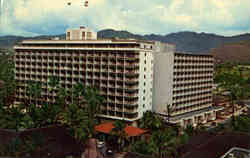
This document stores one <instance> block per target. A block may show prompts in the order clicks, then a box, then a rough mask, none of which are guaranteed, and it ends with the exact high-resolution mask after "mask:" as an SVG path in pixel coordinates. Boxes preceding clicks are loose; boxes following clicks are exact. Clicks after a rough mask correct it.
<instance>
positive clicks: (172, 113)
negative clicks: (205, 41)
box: [153, 47, 220, 126]
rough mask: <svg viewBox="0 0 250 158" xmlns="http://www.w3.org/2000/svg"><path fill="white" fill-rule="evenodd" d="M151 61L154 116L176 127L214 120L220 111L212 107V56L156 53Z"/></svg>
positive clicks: (170, 52) (169, 52)
mask: <svg viewBox="0 0 250 158" xmlns="http://www.w3.org/2000/svg"><path fill="white" fill-rule="evenodd" d="M162 48H163V49H164V47H162ZM154 60H155V63H156V64H155V65H154V86H153V87H154V91H153V111H154V112H156V113H158V114H160V115H162V116H165V118H167V120H168V121H170V122H172V123H177V124H179V125H180V126H186V125H188V124H191V125H194V126H196V125H198V124H203V123H206V122H208V121H213V120H215V119H216V112H217V111H218V110H220V109H218V108H214V107H213V106H212V85H213V72H214V59H213V56H211V55H194V54H189V53H177V52H176V51H164V50H160V51H156V54H155V55H154Z"/></svg>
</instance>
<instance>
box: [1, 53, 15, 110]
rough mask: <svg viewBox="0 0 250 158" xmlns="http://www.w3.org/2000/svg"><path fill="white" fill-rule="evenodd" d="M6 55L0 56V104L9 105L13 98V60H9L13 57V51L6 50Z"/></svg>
mask: <svg viewBox="0 0 250 158" xmlns="http://www.w3.org/2000/svg"><path fill="white" fill-rule="evenodd" d="M8 52H9V54H8V55H2V56H1V58H0V65H1V67H0V87H1V88H0V104H1V103H2V104H3V105H4V106H10V105H11V104H13V102H14V98H15V89H16V82H15V73H14V68H15V67H14V62H13V60H10V59H11V58H12V57H13V54H14V53H13V51H12V50H8Z"/></svg>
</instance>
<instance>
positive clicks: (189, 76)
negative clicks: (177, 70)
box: [174, 73, 213, 79]
mask: <svg viewBox="0 0 250 158" xmlns="http://www.w3.org/2000/svg"><path fill="white" fill-rule="evenodd" d="M202 77H213V74H212V73H211V74H195V75H192V74H190V75H176V76H174V79H182V78H198V79H199V78H202Z"/></svg>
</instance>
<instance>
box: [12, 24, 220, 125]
mask: <svg viewBox="0 0 250 158" xmlns="http://www.w3.org/2000/svg"><path fill="white" fill-rule="evenodd" d="M14 49H15V51H16V53H15V74H16V75H15V77H16V80H17V81H18V82H19V83H21V84H19V85H18V88H17V93H16V94H17V95H16V96H17V98H16V102H17V103H18V102H20V101H21V100H23V99H25V98H27V94H26V90H25V89H26V87H27V83H28V82H29V81H37V82H39V83H41V84H42V88H43V93H42V98H43V101H45V102H54V101H55V100H56V93H55V92H53V93H52V92H50V91H49V90H48V89H49V85H48V81H49V78H50V77H51V76H53V77H57V78H58V79H59V81H60V84H61V85H62V86H63V87H65V88H66V89H71V88H72V87H73V85H74V84H76V83H82V84H83V85H86V86H95V87H97V88H98V89H99V90H100V92H101V95H103V96H104V97H105V99H106V102H105V103H104V104H103V105H102V107H101V109H102V111H101V114H100V115H99V116H100V117H103V118H111V119H120V120H126V121H130V122H134V121H136V120H138V119H140V118H141V117H142V116H143V113H144V112H145V111H148V110H153V111H154V112H156V113H159V114H161V115H163V116H168V115H169V114H170V112H167V111H166V110H167V105H168V104H169V105H170V107H171V117H169V118H170V121H171V122H173V123H180V124H181V125H182V126H185V125H186V124H188V123H191V124H197V123H200V122H203V123H204V122H206V121H207V120H213V119H215V112H216V110H217V109H214V108H212V83H213V69H214V67H213V57H212V56H210V55H192V54H183V53H176V52H175V46H173V45H170V44H166V43H165V44H163V43H160V42H153V41H140V40H133V39H129V40H120V39H97V36H96V33H95V32H93V31H91V30H90V29H88V28H84V27H80V29H68V30H67V33H66V40H58V39H57V40H56V39H54V40H25V41H23V42H21V43H20V44H19V45H16V46H15V47H14ZM38 102H41V100H40V101H38Z"/></svg>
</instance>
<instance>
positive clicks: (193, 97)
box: [173, 93, 212, 103]
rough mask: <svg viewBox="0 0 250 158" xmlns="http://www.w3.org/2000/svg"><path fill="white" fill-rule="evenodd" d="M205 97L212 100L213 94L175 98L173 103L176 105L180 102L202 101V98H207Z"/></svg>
mask: <svg viewBox="0 0 250 158" xmlns="http://www.w3.org/2000/svg"><path fill="white" fill-rule="evenodd" d="M205 97H209V98H212V94H209V93H207V94H202V95H186V96H178V97H173V103H176V102H178V101H186V100H193V99H200V98H205Z"/></svg>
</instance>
